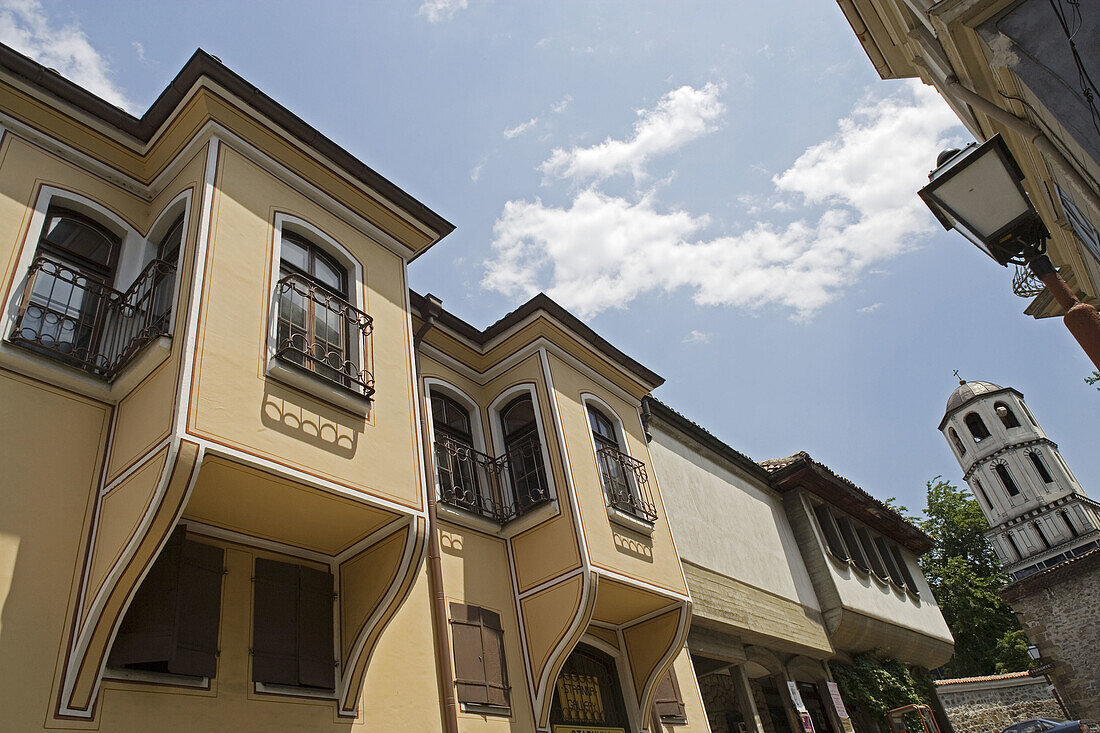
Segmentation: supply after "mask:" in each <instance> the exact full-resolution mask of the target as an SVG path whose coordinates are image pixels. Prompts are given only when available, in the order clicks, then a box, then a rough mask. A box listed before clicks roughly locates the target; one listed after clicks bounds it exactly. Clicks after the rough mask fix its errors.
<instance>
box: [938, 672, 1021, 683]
mask: <svg viewBox="0 0 1100 733" xmlns="http://www.w3.org/2000/svg"><path fill="white" fill-rule="evenodd" d="M1027 676H1028V673H1027V670H1024V671H1023V672H1006V673H1005V674H987V675H983V676H981V677H955V678H953V679H949V680H935V683H936V685H960V684H963V683H964V682H995V681H997V680H1014V679H1018V678H1020V677H1027Z"/></svg>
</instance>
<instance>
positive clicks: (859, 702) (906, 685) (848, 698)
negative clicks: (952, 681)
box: [829, 652, 928, 728]
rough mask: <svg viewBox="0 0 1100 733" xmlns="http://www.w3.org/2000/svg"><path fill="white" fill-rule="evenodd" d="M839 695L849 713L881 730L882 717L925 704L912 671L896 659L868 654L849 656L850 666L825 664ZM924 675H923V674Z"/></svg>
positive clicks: (924, 695) (837, 663) (923, 695)
mask: <svg viewBox="0 0 1100 733" xmlns="http://www.w3.org/2000/svg"><path fill="white" fill-rule="evenodd" d="M829 668H830V669H832V670H833V676H834V677H835V678H836V683H837V686H838V687H840V695H841V697H843V698H844V703H845V705H847V706H848V707H849V708H851V709H852V711H853V712H855V711H857V710H858V711H861V712H863V713H866V714H867V715H868V716H869V717H870V719H871V720H872V721H875V722H876V723H877V724H878V726H879V727H880V728H883V727H884V725H883V723H884V722H885V716H886V713H888V712H890V711H891V710H893V709H894V708H898V707H901V706H902V705H909V704H911V703H927V702H928V700H927V695H926V694H922V692H921V688H922V687H924V685H921V684H920V683H919V682H918V680H917V679H916V678H915V676H914V674H913V671H912V670H910V669H909V668H907V667H906V666H905V665H904V664H902V663H901V662H899V661H898V660H896V659H892V658H889V657H885V658H881V657H878V656H876V655H875V654H874V653H872V652H863V653H862V654H854V655H852V663H851V664H843V663H841V662H837V661H835V660H834V661H831V662H829ZM925 674H927V673H925Z"/></svg>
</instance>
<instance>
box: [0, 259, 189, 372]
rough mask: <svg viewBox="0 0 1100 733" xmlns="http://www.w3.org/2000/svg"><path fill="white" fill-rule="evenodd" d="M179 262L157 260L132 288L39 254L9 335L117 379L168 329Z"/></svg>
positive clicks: (68, 361)
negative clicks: (114, 285)
mask: <svg viewBox="0 0 1100 733" xmlns="http://www.w3.org/2000/svg"><path fill="white" fill-rule="evenodd" d="M175 274H176V266H175V265H174V264H172V263H170V262H165V261H164V260H153V261H152V262H150V263H149V264H148V265H147V266H146V267H145V269H144V270H142V272H141V274H140V275H138V276H137V279H135V280H134V282H133V284H132V285H131V286H130V287H129V289H128V290H126V292H119V291H117V290H114V289H113V288H111V287H109V286H107V285H106V284H104V283H102V282H99V281H98V280H95V279H94V278H92V277H90V276H88V275H87V274H85V273H83V272H81V271H79V270H77V269H75V268H73V267H70V266H69V265H66V264H64V263H61V262H58V261H57V260H54V259H52V258H50V257H47V256H45V255H39V256H37V257H35V259H34V262H33V263H31V268H30V272H29V274H28V276H27V287H26V289H25V290H24V291H23V300H22V302H21V303H20V306H19V315H18V317H17V318H16V322H15V328H14V329H13V330H12V333H11V335H10V336H9V337H8V339H9V340H10V341H11V342H12V343H15V344H19V345H21V346H24V347H27V348H29V349H31V350H33V351H37V352H39V353H45V354H49V355H51V356H53V357H55V358H57V359H60V360H61V361H63V362H65V363H67V364H70V365H72V366H75V367H77V368H79V369H83V370H84V371H86V372H90V373H92V374H96V375H99V376H102V377H105V378H106V379H108V380H109V379H112V378H114V376H115V375H116V374H118V372H119V371H121V370H122V368H123V367H125V366H126V365H127V364H128V363H129V362H130V360H131V359H132V358H133V357H134V355H135V354H137V353H138V352H139V351H141V348H142V347H143V346H145V345H146V344H147V343H149V342H150V341H152V340H153V339H155V338H157V337H158V336H164V335H167V334H168V327H169V323H170V321H171V315H172V295H173V288H174V285H175Z"/></svg>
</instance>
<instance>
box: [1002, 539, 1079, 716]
mask: <svg viewBox="0 0 1100 733" xmlns="http://www.w3.org/2000/svg"><path fill="white" fill-rule="evenodd" d="M1001 594H1002V595H1003V596H1004V598H1005V600H1006V601H1008V603H1009V605H1011V606H1012V609H1013V610H1014V611H1016V612H1017V613H1019V614H1020V619H1021V621H1023V624H1024V629H1025V631H1026V632H1027V635H1028V638H1030V639H1031V642H1032V643H1033V644H1035V645H1036V646H1038V647H1039V653H1040V655H1041V660H1040V661H1042V662H1049V663H1050V664H1051V665H1052V669H1051V672H1050V676H1051V678H1052V679H1053V680H1054V685H1055V687H1056V688H1057V689H1058V694H1059V695H1061V697H1062V702H1063V703H1064V704H1065V706H1066V709H1067V710H1068V711H1069V717H1070V719H1071V720H1076V719H1078V718H1088V719H1093V720H1100V654H1098V653H1097V650H1098V649H1100V620H1098V619H1100V550H1093V551H1092V552H1089V553H1087V554H1085V555H1081V556H1080V557H1077V558H1074V559H1072V560H1067V561H1065V562H1063V563H1060V564H1058V565H1055V566H1054V567H1052V568H1050V569H1049V570H1045V571H1043V572H1041V573H1036V574H1035V575H1031V576H1029V577H1027V578H1023V579H1022V580H1018V581H1016V582H1015V583H1011V584H1009V585H1008V586H1006V587H1005V588H1004V590H1003V591H1002V593H1001Z"/></svg>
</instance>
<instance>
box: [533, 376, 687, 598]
mask: <svg viewBox="0 0 1100 733" xmlns="http://www.w3.org/2000/svg"><path fill="white" fill-rule="evenodd" d="M549 360H550V369H551V374H552V376H553V380H554V389H555V399H556V400H557V404H558V410H559V413H560V415H561V422H562V429H563V431H564V434H565V445H566V450H567V451H568V453H569V467H570V469H571V471H572V475H573V485H574V486H575V487H576V491H577V501H578V503H579V504H580V509H581V521H582V522H583V524H584V534H585V537H586V539H587V541H588V551H589V554H590V555H591V558H592V563H593V565H595V566H597V567H603V568H607V569H609V570H613V571H615V572H618V573H622V574H624V575H627V576H630V577H634V578H639V579H644V580H645V581H646V582H647V583H651V584H653V585H656V586H658V587H660V588H663V589H665V590H669V591H673V592H677V593H686V588H687V586H686V584H685V582H684V575H683V572H682V571H681V569H680V561H679V558H678V557H677V554H676V549H675V546H674V545H673V542H672V532H671V531H670V530H669V526H668V519H667V516H666V515H665V511H664V506H663V505H662V504H661V498H660V492H659V491H658V490H657V486H656V482H655V481H654V480H653V478H652V477H650V491H651V492H652V496H653V500H654V502H655V503H656V505H657V521H656V522H654V524H653V535H652V537H649V536H646V535H644V534H642V533H640V532H636V531H633V530H630V529H626V528H624V527H622V526H621V525H619V524H614V523H612V522H611V521H610V520H609V519H608V512H607V501H606V499H605V497H604V492H603V487H602V486H601V484H600V477H599V473H598V471H597V468H596V454H595V449H594V448H593V445H592V437H591V429H590V428H589V425H588V415H587V412H586V409H585V406H584V403H583V395H584V394H586V393H590V394H594V395H595V396H596V397H599V398H600V399H601V400H603V401H604V402H605V403H607V404H608V405H610V406H611V407H612V408H613V409H614V411H615V413H616V415H617V416H618V417H619V419H620V420H621V421H622V425H623V430H624V433H625V437H626V441H627V449H628V452H629V453H630V455H631V456H632V457H634V458H635V459H638V460H641V461H643V462H644V463H645V464H646V471H647V473H650V474H652V470H653V467H652V462H651V461H650V458H649V451H648V449H647V448H646V443H645V437H644V435H643V434H642V425H641V421H640V420H639V418H638V413H637V407H636V406H635V405H630V404H627V403H626V402H625V401H624V400H622V399H620V398H619V397H618V396H617V395H615V394H612V393H611V392H610V390H607V389H604V388H602V387H601V386H600V385H598V384H596V383H595V382H594V381H593V380H592V379H591V378H586V377H585V376H584V375H583V374H582V373H581V372H580V371H578V370H577V369H576V368H574V367H573V366H571V365H570V364H567V363H566V362H564V361H563V360H561V359H559V358H557V357H555V356H553V355H551V356H550V359H549Z"/></svg>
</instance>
